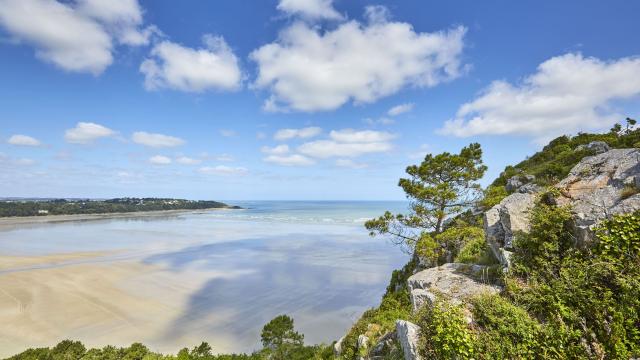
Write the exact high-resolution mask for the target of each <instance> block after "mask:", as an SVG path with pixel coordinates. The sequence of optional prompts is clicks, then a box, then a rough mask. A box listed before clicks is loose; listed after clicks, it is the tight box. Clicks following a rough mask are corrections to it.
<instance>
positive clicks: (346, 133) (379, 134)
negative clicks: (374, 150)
mask: <svg viewBox="0 0 640 360" xmlns="http://www.w3.org/2000/svg"><path fill="white" fill-rule="evenodd" d="M329 137H330V138H331V139H333V140H335V141H338V142H343V143H376V142H386V141H390V140H393V139H395V137H396V136H395V135H394V134H391V133H388V132H386V131H374V130H360V131H358V130H354V129H342V130H331V133H329Z"/></svg>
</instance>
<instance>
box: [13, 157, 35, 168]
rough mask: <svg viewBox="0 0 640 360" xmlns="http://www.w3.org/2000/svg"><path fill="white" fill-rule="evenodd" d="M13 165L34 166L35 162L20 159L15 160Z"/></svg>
mask: <svg viewBox="0 0 640 360" xmlns="http://www.w3.org/2000/svg"><path fill="white" fill-rule="evenodd" d="M13 163H14V164H15V165H19V166H31V165H34V164H35V163H36V161H35V160H33V159H28V158H21V159H15V160H14V161H13Z"/></svg>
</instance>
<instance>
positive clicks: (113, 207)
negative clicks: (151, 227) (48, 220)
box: [0, 198, 238, 217]
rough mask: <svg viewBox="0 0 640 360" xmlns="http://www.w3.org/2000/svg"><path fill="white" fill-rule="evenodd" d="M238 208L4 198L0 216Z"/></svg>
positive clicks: (187, 203)
mask: <svg viewBox="0 0 640 360" xmlns="http://www.w3.org/2000/svg"><path fill="white" fill-rule="evenodd" d="M221 208H238V207H235V206H229V205H227V204H225V203H222V202H219V201H208V200H197V201H196V200H184V199H165V198H116V199H108V200H93V199H42V198H37V199H26V198H5V199H3V200H2V201H0V217H12V216H47V215H78V214H111V213H129V212H140V211H162V210H201V209H221Z"/></svg>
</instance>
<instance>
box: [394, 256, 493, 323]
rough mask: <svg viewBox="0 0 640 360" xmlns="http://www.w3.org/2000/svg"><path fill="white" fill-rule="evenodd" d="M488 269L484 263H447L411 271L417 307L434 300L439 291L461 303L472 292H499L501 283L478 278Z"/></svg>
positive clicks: (413, 298)
mask: <svg viewBox="0 0 640 360" xmlns="http://www.w3.org/2000/svg"><path fill="white" fill-rule="evenodd" d="M485 273H486V267H485V266H481V265H468V264H459V263H448V264H444V265H442V266H438V267H434V268H430V269H426V270H423V271H420V272H418V273H416V274H414V275H412V276H411V277H409V279H408V280H407V285H408V287H409V293H410V295H411V303H412V305H413V309H414V311H415V310H417V309H419V308H420V307H422V306H423V305H424V304H428V305H430V304H433V303H434V302H435V300H436V296H437V295H441V296H443V297H444V298H445V299H447V300H449V301H451V302H452V303H454V304H460V303H462V301H463V300H464V299H466V298H468V297H471V296H473V295H477V294H481V293H498V292H499V291H500V289H499V288H498V287H496V286H492V285H487V284H484V283H482V282H481V281H479V280H481V279H482V278H483V276H484V275H485Z"/></svg>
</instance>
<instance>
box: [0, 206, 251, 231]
mask: <svg viewBox="0 0 640 360" xmlns="http://www.w3.org/2000/svg"><path fill="white" fill-rule="evenodd" d="M212 210H240V209H236V208H233V207H231V206H229V207H222V208H206V209H175V210H152V211H130V212H114V213H100V214H69V215H43V216H11V217H1V218H0V230H3V229H5V228H7V227H14V226H19V225H32V224H47V223H58V222H72V221H91V220H108V219H125V218H146V217H154V216H167V215H169V216H171V215H180V214H187V213H198V212H203V211H212Z"/></svg>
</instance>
